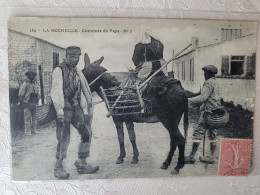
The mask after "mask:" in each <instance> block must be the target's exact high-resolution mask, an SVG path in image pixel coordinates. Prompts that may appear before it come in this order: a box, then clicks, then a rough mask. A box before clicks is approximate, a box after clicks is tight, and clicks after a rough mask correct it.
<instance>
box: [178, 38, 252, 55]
mask: <svg viewBox="0 0 260 195" xmlns="http://www.w3.org/2000/svg"><path fill="white" fill-rule="evenodd" d="M252 35H254V34H248V35H244V36H241V37H239V38H236V39H232V40H230V41H234V40H237V39H241V38H244V37H248V36H252ZM225 42H227V41H221V42H217V43H211V44H208V45H204V46H201V47H198V48H197V49H200V48H206V47H210V46H215V45H220V44H222V43H225ZM194 51H196V50H191V51H188V52H187V53H184V54H182V55H180V56H178V57H177V58H175V59H179V58H181V57H183V56H186V55H188V54H190V53H192V52H194Z"/></svg>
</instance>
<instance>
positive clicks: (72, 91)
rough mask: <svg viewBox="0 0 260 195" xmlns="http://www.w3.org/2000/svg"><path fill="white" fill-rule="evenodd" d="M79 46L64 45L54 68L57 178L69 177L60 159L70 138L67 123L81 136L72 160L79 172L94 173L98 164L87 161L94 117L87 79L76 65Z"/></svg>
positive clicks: (55, 170) (52, 94) (53, 99)
mask: <svg viewBox="0 0 260 195" xmlns="http://www.w3.org/2000/svg"><path fill="white" fill-rule="evenodd" d="M80 55H81V50H80V48H79V47H75V46H70V47H68V48H67V49H66V59H65V61H64V62H62V63H61V64H60V65H59V66H58V67H56V68H55V69H54V70H53V75H52V89H51V98H52V101H53V104H54V107H55V110H56V112H57V120H56V122H57V123H56V125H57V127H56V135H57V139H58V145H57V152H56V159H57V161H56V165H55V168H54V175H55V177H57V178H58V179H68V178H69V176H70V174H69V173H68V172H67V171H66V170H65V169H64V168H63V165H62V161H63V159H65V158H66V156H67V150H68V146H69V142H70V125H71V124H72V125H73V126H74V127H75V128H76V129H77V130H78V132H79V134H80V136H81V142H80V144H79V149H78V160H77V161H76V162H75V163H74V165H75V166H76V167H77V171H78V173H79V174H87V173H95V172H96V171H97V170H98V169H99V167H98V166H94V167H93V166H91V165H90V164H88V163H87V162H86V158H87V157H89V155H90V144H91V137H92V132H91V122H92V118H93V105H92V95H91V91H90V89H89V85H88V82H87V80H86V78H85V77H84V75H83V73H82V71H81V70H80V69H78V68H76V66H77V65H78V62H79V58H80Z"/></svg>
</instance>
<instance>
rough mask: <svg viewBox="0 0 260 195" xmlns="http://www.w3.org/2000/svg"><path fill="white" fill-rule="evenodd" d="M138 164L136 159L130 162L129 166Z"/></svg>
mask: <svg viewBox="0 0 260 195" xmlns="http://www.w3.org/2000/svg"><path fill="white" fill-rule="evenodd" d="M138 162H139V160H138V159H133V160H132V161H131V164H137V163H138Z"/></svg>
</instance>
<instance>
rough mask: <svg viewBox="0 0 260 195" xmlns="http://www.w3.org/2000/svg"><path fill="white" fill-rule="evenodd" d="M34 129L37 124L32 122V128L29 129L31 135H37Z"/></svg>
mask: <svg viewBox="0 0 260 195" xmlns="http://www.w3.org/2000/svg"><path fill="white" fill-rule="evenodd" d="M36 127H37V122H36V121H33V122H32V128H31V131H32V134H38V132H37V131H36Z"/></svg>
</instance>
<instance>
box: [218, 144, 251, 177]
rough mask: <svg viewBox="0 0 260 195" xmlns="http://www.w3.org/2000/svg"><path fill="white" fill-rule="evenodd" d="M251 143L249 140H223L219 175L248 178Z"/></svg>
mask: <svg viewBox="0 0 260 195" xmlns="http://www.w3.org/2000/svg"><path fill="white" fill-rule="evenodd" d="M251 143H252V140H249V139H222V140H221V148H220V160H219V168H218V175H223V176H247V175H248V173H249V164H250V154H251Z"/></svg>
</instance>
